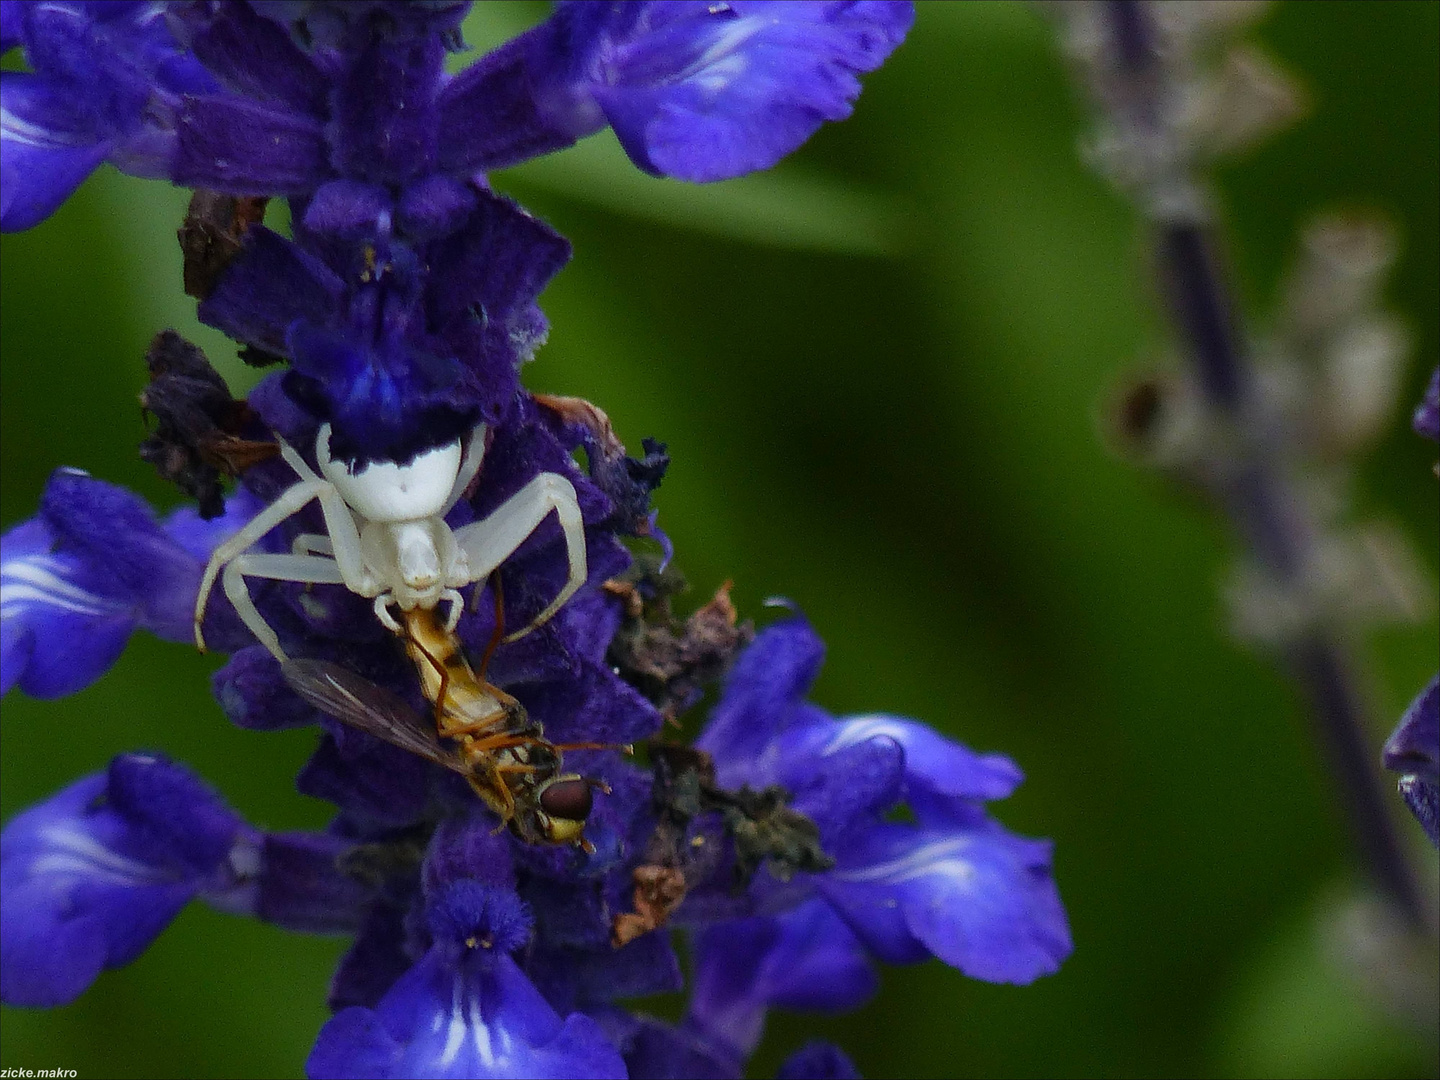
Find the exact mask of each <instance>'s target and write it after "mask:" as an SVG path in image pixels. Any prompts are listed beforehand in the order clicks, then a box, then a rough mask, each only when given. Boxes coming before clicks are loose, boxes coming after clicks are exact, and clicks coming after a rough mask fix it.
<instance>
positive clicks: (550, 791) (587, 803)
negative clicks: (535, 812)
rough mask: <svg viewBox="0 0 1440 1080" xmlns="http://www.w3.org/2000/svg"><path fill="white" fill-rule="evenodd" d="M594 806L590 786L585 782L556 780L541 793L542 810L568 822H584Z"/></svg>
mask: <svg viewBox="0 0 1440 1080" xmlns="http://www.w3.org/2000/svg"><path fill="white" fill-rule="evenodd" d="M594 804H595V799H594V796H593V795H591V793H590V785H589V784H587V783H586V782H585V781H584V780H556V781H555V782H554V783H552V784H549V785H547V786H546V788H545V790H544V791H542V792H541V793H540V809H541V810H544V811H545V813H547V814H549V815H550V816H551V817H552V818H562V819H564V820H566V821H584V820H585V819H586V818H588V817H589V816H590V811H591V809H592V808H593V807H594Z"/></svg>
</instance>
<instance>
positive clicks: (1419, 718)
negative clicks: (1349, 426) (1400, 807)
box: [1385, 368, 1440, 847]
mask: <svg viewBox="0 0 1440 1080" xmlns="http://www.w3.org/2000/svg"><path fill="white" fill-rule="evenodd" d="M1415 430H1416V431H1417V432H1419V433H1420V434H1421V435H1424V436H1425V437H1426V438H1427V439H1433V440H1435V441H1436V442H1440V368H1436V369H1435V371H1434V372H1433V373H1432V374H1431V375H1430V385H1429V386H1428V387H1427V388H1426V390H1425V396H1424V398H1422V399H1421V401H1420V404H1419V405H1418V406H1417V407H1416V409H1415ZM1385 767H1386V768H1387V769H1392V770H1394V771H1395V772H1397V773H1399V774H1400V795H1401V797H1402V798H1403V799H1404V800H1405V805H1406V806H1408V807H1409V808H1410V812H1411V813H1412V814H1414V815H1415V820H1416V821H1418V822H1420V825H1421V827H1422V828H1423V829H1424V830H1425V834H1426V835H1427V836H1429V837H1430V842H1431V843H1432V844H1434V845H1435V846H1436V847H1440V676H1437V677H1436V678H1434V679H1431V680H1430V685H1429V686H1427V687H1426V688H1425V689H1424V690H1422V691H1421V692H1420V696H1419V697H1417V698H1416V699H1415V700H1414V701H1412V702H1411V703H1410V707H1409V708H1408V709H1406V710H1405V715H1404V716H1402V717H1401V718H1400V723H1399V725H1397V726H1396V728H1395V730H1394V731H1393V732H1392V733H1391V735H1390V739H1389V741H1387V742H1386V743H1385Z"/></svg>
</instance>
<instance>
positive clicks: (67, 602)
mask: <svg viewBox="0 0 1440 1080" xmlns="http://www.w3.org/2000/svg"><path fill="white" fill-rule="evenodd" d="M64 570H65V567H64V565H63V564H62V563H61V562H59V561H58V560H57V559H54V558H52V557H51V556H49V555H31V556H29V557H28V558H24V559H15V560H14V561H12V562H9V563H6V564H5V565H4V566H3V567H0V617H3V618H13V617H15V616H17V615H20V614H23V613H24V612H25V610H26V609H27V608H28V606H29V605H30V604H41V605H43V606H45V607H52V608H59V609H60V610H61V611H73V612H75V613H76V614H79V615H111V614H114V613H115V612H117V611H122V610H124V607H123V605H120V604H117V603H115V602H114V601H113V600H108V599H106V598H105V597H102V596H96V595H94V594H93V593H88V592H86V591H85V590H84V589H82V588H80V587H79V586H78V585H75V584H74V583H73V582H70V581H66V580H65V578H64V577H63V576H61V575H62V574H63V573H64Z"/></svg>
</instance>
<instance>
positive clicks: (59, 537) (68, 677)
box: [0, 469, 253, 698]
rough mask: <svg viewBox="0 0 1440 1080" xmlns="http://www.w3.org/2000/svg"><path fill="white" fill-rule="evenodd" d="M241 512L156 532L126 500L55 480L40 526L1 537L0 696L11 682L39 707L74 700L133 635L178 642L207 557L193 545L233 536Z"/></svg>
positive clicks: (84, 482)
mask: <svg viewBox="0 0 1440 1080" xmlns="http://www.w3.org/2000/svg"><path fill="white" fill-rule="evenodd" d="M252 509H253V504H251V503H250V502H249V501H248V500H241V501H240V502H239V503H238V504H237V505H234V506H232V507H231V509H230V511H229V512H228V513H227V514H226V515H225V516H224V517H222V518H218V519H216V520H215V521H212V522H204V523H197V520H198V519H196V518H195V515H194V514H193V513H190V512H181V513H179V514H177V515H176V516H175V518H174V519H173V521H172V524H171V525H170V526H168V527H162V526H161V525H160V523H159V522H157V521H156V520H155V516H154V514H153V512H152V511H151V510H150V508H149V507H148V506H147V505H146V504H145V503H144V501H143V500H141V499H140V498H138V497H137V496H135V495H132V494H130V493H129V492H127V491H125V490H124V489H122V488H119V487H116V486H114V485H113V484H107V483H105V482H103V481H100V480H96V479H93V478H92V477H90V476H89V475H88V474H86V473H83V472H81V471H79V470H78V469H59V470H57V471H56V472H55V474H54V475H53V476H52V477H51V478H50V483H49V485H48V486H47V487H46V489H45V494H44V496H43V498H42V500H41V507H40V514H39V516H38V517H35V518H32V519H31V520H30V521H26V522H22V523H21V524H19V525H17V526H15V527H14V528H13V529H11V530H10V531H9V532H8V533H6V534H5V536H4V537H3V538H0V692H4V691H8V690H9V689H10V688H11V687H12V686H15V685H17V684H18V685H19V686H20V688H21V689H23V690H24V691H25V692H26V693H27V694H30V695H32V696H33V697H41V698H51V697H60V696H63V695H65V694H72V693H74V692H75V691H77V690H81V689H83V688H84V687H86V686H88V685H90V683H92V682H94V681H95V680H96V679H98V678H99V677H100V676H101V675H102V674H104V672H105V671H107V670H108V669H109V668H110V665H111V664H113V663H114V662H115V661H116V659H117V658H118V657H119V656H120V653H121V651H122V650H123V649H124V648H125V643H126V641H128V640H129V637H130V634H131V632H132V631H133V630H135V628H136V627H137V626H143V627H145V628H146V629H148V630H150V631H152V632H153V633H155V634H156V635H158V636H160V637H163V638H166V639H168V640H171V641H189V640H190V638H191V634H192V632H193V631H192V629H191V620H192V619H193V617H194V610H195V594H196V591H197V589H198V587H199V584H200V574H201V571H202V570H203V568H204V566H203V563H204V559H205V558H208V552H207V553H205V554H203V555H202V554H201V553H199V552H198V551H195V550H194V547H195V545H196V543H197V542H203V541H204V540H206V539H208V540H210V541H211V542H214V541H215V540H218V538H219V537H220V536H221V535H224V534H227V533H229V532H233V531H234V530H235V529H237V528H239V527H240V525H241V524H242V523H243V519H244V517H245V516H248V513H249V512H250V511H251V510H252ZM237 519H239V520H237ZM202 524H203V528H202Z"/></svg>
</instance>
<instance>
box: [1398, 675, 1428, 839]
mask: <svg viewBox="0 0 1440 1080" xmlns="http://www.w3.org/2000/svg"><path fill="white" fill-rule="evenodd" d="M1385 767H1386V768H1387V769H1392V770H1394V771H1395V772H1398V773H1400V774H1401V777H1400V794H1401V795H1402V796H1403V797H1404V799H1405V803H1406V805H1407V806H1409V807H1410V812H1411V813H1413V814H1414V815H1415V819H1416V820H1417V821H1419V822H1420V824H1421V826H1422V827H1423V828H1424V829H1425V833H1426V835H1428V836H1429V837H1430V842H1431V843H1432V844H1435V845H1436V846H1437V847H1440V822H1437V820H1436V819H1437V810H1440V677H1436V678H1434V679H1431V680H1430V685H1429V686H1427V687H1426V688H1425V689H1424V691H1422V692H1421V694H1420V696H1419V697H1417V698H1416V699H1415V700H1414V701H1413V702H1411V703H1410V707H1409V708H1408V709H1406V710H1405V715H1404V716H1402V717H1401V718H1400V724H1399V726H1398V727H1396V728H1395V731H1394V733H1393V734H1392V735H1391V736H1390V738H1389V740H1388V741H1387V742H1386V743H1385Z"/></svg>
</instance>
